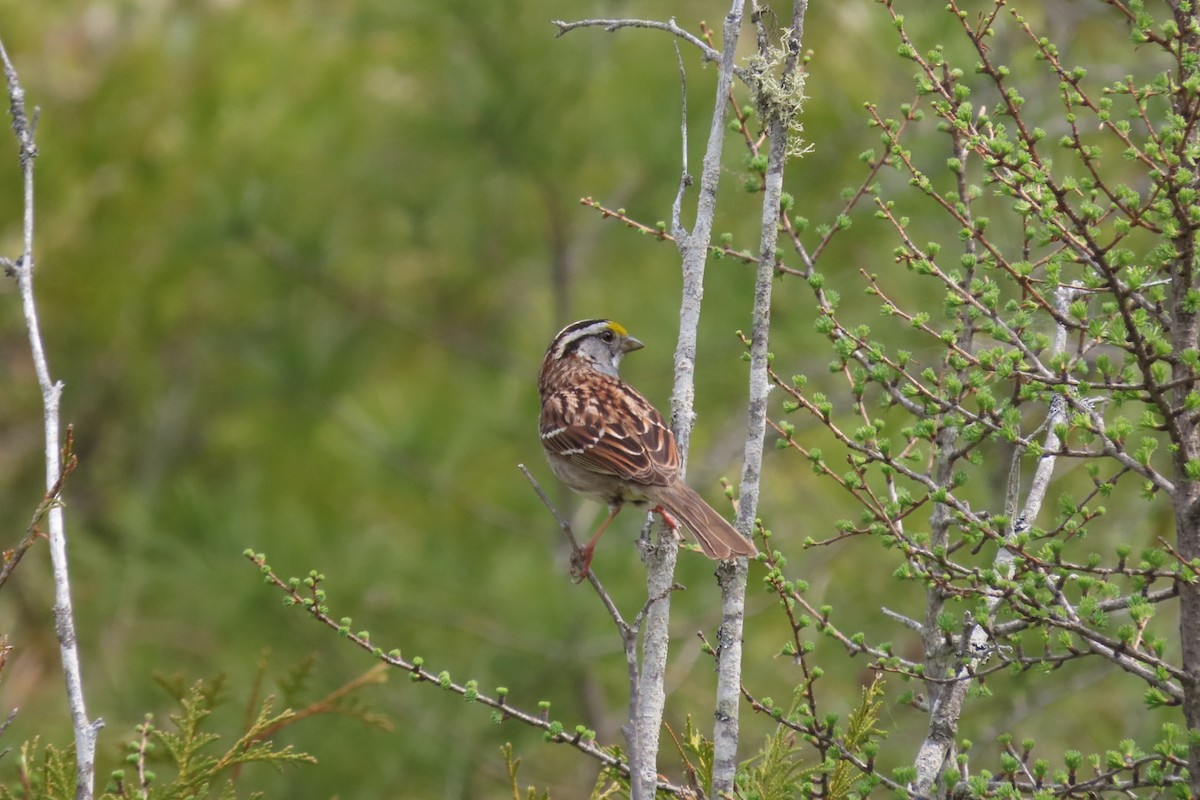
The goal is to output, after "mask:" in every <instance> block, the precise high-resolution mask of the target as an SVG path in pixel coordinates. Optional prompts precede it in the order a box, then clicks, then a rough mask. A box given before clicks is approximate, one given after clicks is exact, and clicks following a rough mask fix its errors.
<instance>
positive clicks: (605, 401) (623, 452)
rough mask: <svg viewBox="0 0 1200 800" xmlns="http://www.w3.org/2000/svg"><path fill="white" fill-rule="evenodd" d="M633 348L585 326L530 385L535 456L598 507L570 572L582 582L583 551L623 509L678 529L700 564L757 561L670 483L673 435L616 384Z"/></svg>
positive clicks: (593, 322)
mask: <svg viewBox="0 0 1200 800" xmlns="http://www.w3.org/2000/svg"><path fill="white" fill-rule="evenodd" d="M642 347H643V345H642V343H641V342H639V341H638V340H637V339H635V338H633V337H632V336H630V335H629V333H628V332H627V331H626V330H625V328H624V327H623V326H622V325H620V324H618V323H616V322H613V321H611V320H605V319H585V320H582V321H580V322H575V323H572V324H570V325H568V326H567V327H565V328H563V329H562V330H561V331H559V332H558V335H557V336H555V337H554V340H553V341H552V342H550V347H549V348H548V349H547V350H546V358H545V359H544V360H543V361H542V372H541V375H540V376H539V378H538V393H539V394H540V395H541V399H542V415H541V419H540V421H539V429H540V432H541V437H542V447H544V448H545V450H546V456H547V458H549V460H550V468H551V469H552V470H554V474H555V475H557V476H558V479H559V480H561V481H562V482H563V483H565V484H566V485H567V486H569V487H570V488H571V489H574V490H575V491H576V492H579V493H580V494H582V495H585V496H587V497H590V498H591V499H593V500H596V501H597V502H600V503H604V504H605V505H607V506H608V518H607V519H606V520H604V522H603V523H601V525H600V527H599V529H598V530H597V531H596V533H595V535H594V536H592V539H591V541H590V542H588V543H587V545H586V546H585V547H584V548H583V550H582V553H581V559H582V560H581V562H576V563H575V566H577V567H578V573H579V578H580V579H582V578H583V576H585V575H587V571H588V566H589V565H590V564H591V560H592V551H593V550H594V549H595V546H596V542H597V540H599V538H600V534H602V533H604V529H605V528H607V527H608V524H609V523H610V522H612V520H613V517H615V516H616V515H617V513H618V512H619V511H620V510H621V507H622V506H623V505H624V504H625V503H632V504H634V505H635V506H647V505H648V506H650V510H652V511H654V512H657V513H658V514H660V515H661V516H662V518H663V522H665V523H666V524H667V526H668V527H670V528H671V529H673V530H674V529H677V528H678V527H679V524H682V525H683V527H685V528H687V529H688V530H689V531H691V532H692V534H693V535H694V536H695V537H696V541H697V542H698V543H699V544H700V549H701V550H703V551H704V554H705V555H706V556H708V557H709V558H713V559H718V560H725V559H728V558H733V557H734V556H750V555H754V554H755V553H757V552H758V551H757V550H756V549H755V547H754V543H753V542H751V541H750V540H748V539H747V538H746V537H744V536H742V535H741V534H740V533H738V532H737V530H735V529H734V527H733V526H732V525H730V524H729V523H728V522H727V521H726V520H725V518H724V517H722V516H721V515H720V514H718V513H717V512H716V511H714V510H713V508H712V507H711V506H709V505H708V503H706V502H704V500H703V499H702V498H701V497H700V495H698V494H696V492H695V491H694V490H693V489H692V488H691V487H689V486H688V485H687V484H685V483H684V482H683V481H681V480H680V479H679V451H678V450H677V449H676V447H675V435H674V434H672V433H671V429H670V428H669V427H667V425H666V423H665V422H664V421H663V418H662V414H659V413H658V411H657V410H656V409H655V408H654V406H652V405H650V402H649V401H648V400H646V398H645V397H642V395H641V394H640V393H639V392H638V391H637V390H635V389H634V388H633V387H631V386H629V384H627V383H625V382H624V381H622V380H621V379H620V377H618V375H617V367H618V366H619V365H620V363H621V358H622V357H624V355H625V354H626V353H628V352H631V351H633V350H639V349H641V348H642Z"/></svg>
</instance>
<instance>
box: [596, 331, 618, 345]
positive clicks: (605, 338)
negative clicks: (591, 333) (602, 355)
mask: <svg viewBox="0 0 1200 800" xmlns="http://www.w3.org/2000/svg"><path fill="white" fill-rule="evenodd" d="M615 338H616V334H614V333H613V332H612V331H604V332H602V333H601V334H600V341H602V342H604V343H605V344H612V341H613V339H615Z"/></svg>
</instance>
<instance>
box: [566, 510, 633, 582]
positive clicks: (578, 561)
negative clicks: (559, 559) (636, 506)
mask: <svg viewBox="0 0 1200 800" xmlns="http://www.w3.org/2000/svg"><path fill="white" fill-rule="evenodd" d="M620 512H621V507H620V506H609V507H608V519H606V520H604V522H601V523H600V527H599V528H597V529H596V532H595V533H594V534H592V539H591V541H589V542H588V543H587V544H585V545H584V546H583V547H581V548H579V549H578V550H576V551H575V554H574V555H573V556H571V574H572V575H573V576H575V582H576V583H579V582H580V581H582V580H583V579H584V578H586V577H587V574H588V567H590V566H591V565H592V553H593V552H595V550H596V542H598V541H600V535H601V534H602V533H604V529H605V528H607V527H608V524H609V523H610V522H612V521H613V518H614V517H616V516H617V514H619V513H620Z"/></svg>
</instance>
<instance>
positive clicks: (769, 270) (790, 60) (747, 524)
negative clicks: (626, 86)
mask: <svg viewBox="0 0 1200 800" xmlns="http://www.w3.org/2000/svg"><path fill="white" fill-rule="evenodd" d="M752 7H753V12H752V18H753V21H754V25H755V28H756V29H757V33H758V40H759V50H760V52H759V56H760V58H762V59H763V60H764V61H765V62H768V63H769V62H770V61H771V54H770V53H769V52H768V51H769V48H770V46H769V44H768V42H769V41H770V37H769V36H768V34H767V30H766V26H765V25H764V23H763V19H762V9H761V8H760V7H759V4H758V3H757V2H755V3H753V6H752ZM807 10H808V3H807V0H795V2H794V3H793V5H792V23H791V28H790V29H789V31H788V32H787V33H786V34H785V36H784V48H785V49H784V54H783V65H782V68H781V69H782V74H781V76H780V77H779V79H778V82H777V83H776V82H775V81H771V82H770V83H771V85H772V88H773V89H777V90H778V91H777V93H776V92H770V91H767V90H766V87H765V86H763V85H760V86H758V87H757V88H756V94H757V100H758V104H759V110H760V112H761V114H762V118H763V120H764V122H765V123H766V126H767V139H768V141H769V143H770V145H769V150H768V155H767V171H766V175H765V180H764V186H763V201H762V220H761V223H762V225H761V237H760V239H759V260H758V272H757V277H756V279H755V285H754V307H753V311H752V322H751V335H750V385H749V391H748V395H749V402H748V414H747V420H746V444H745V450H744V459H743V462H742V480H741V488H740V492H739V500H738V514H737V528H738V530H739V531H741V532H742V533H743V534H745V535H746V536H751V535H753V531H754V520H755V517H756V516H757V514H758V497H759V490H760V488H761V486H760V481H761V477H762V459H763V437H764V435H765V433H766V420H767V393H768V391H769V390H770V386H771V383H770V378H769V376H768V374H767V366H768V364H767V350H768V346H769V339H770V330H771V289H772V287H773V286H774V282H775V264H776V260H777V257H776V248H777V245H778V241H779V213H780V203H781V196H782V194H783V173H784V165H785V162H786V160H787V154H788V149H789V148H788V136H789V131H790V129H791V124H792V119H793V117H794V116H795V114H796V113H797V112H798V110H799V108H798V101H799V98H800V97H801V95H802V91H801V87H802V83H803V80H802V77H801V75H800V72H799V66H800V58H799V54H800V51H801V44H802V38H803V30H804V16H805V13H806V12H807ZM771 66H772V67H774V68H776V69H778V68H779V67H778V66H777V65H771ZM747 566H748V564H747V561H746V559H738V560H737V561H734V562H727V563H725V564H722V565H721V566H720V567H719V568H718V569H717V581H718V584H719V585H720V587H721V609H722V616H721V627H720V628H719V629H718V632H717V697H716V713H715V717H716V722H715V724H714V727H713V747H714V750H713V784H712V788H713V794H715V795H717V796H721V795H722V793H731V792H732V791H733V786H734V778H735V776H736V773H737V764H738V759H737V747H738V740H739V735H738V734H739V725H738V719H739V717H738V710H739V703H740V700H741V675H742V624H743V621H744V618H745V604H746V570H747Z"/></svg>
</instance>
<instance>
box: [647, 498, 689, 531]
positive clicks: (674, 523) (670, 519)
mask: <svg viewBox="0 0 1200 800" xmlns="http://www.w3.org/2000/svg"><path fill="white" fill-rule="evenodd" d="M650 513H651V514H658V515H659V516H660V517H662V521H663V524H664V525H666V526H667V530H669V531H670V532H671V533H673V534H675V538H676V539H682V538H683V537H682V536H680V534H679V520H677V519H675V515H674V514H672V513H671V512H670V511H667V509H666V508H665V507H663V506H661V505H658V506H655V507H654V508H652V509H650Z"/></svg>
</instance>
